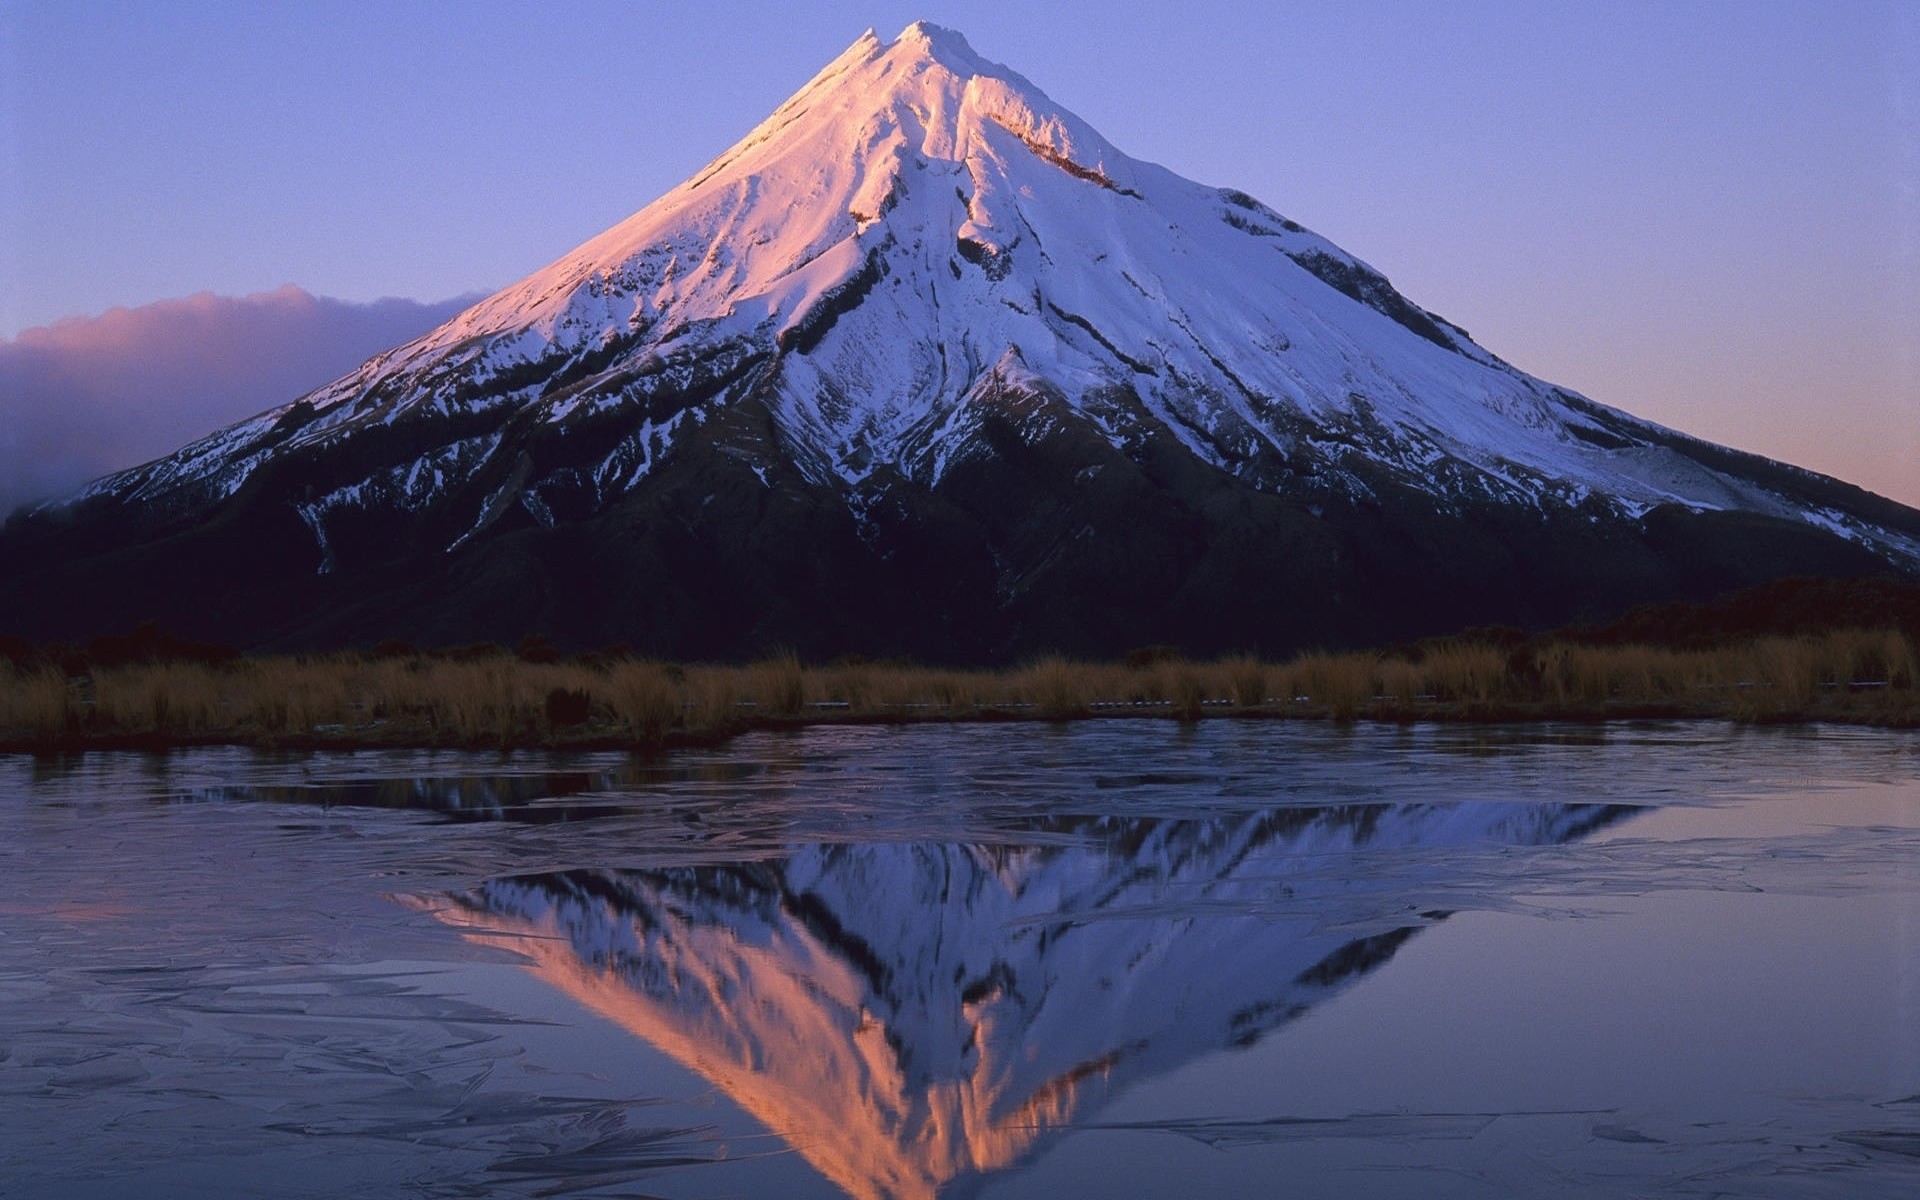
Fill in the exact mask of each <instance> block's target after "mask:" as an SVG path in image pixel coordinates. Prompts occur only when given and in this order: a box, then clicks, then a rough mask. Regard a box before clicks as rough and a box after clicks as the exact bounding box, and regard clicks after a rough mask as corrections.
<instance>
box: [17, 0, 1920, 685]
mask: <svg viewBox="0 0 1920 1200" xmlns="http://www.w3.org/2000/svg"><path fill="white" fill-rule="evenodd" d="M1887 570H1892V571H1896V572H1901V573H1908V574H1912V573H1914V572H1915V571H1917V570H1920V513H1916V512H1914V511H1912V510H1909V509H1905V508H1902V507H1900V506H1898V505H1894V504H1891V503H1889V502H1887V501H1884V500H1880V499H1879V498H1877V497H1873V496H1870V495H1868V494H1866V493H1864V492H1861V491H1859V490H1857V489H1854V488H1851V487H1848V486H1847V485H1845V484H1841V483H1838V482H1837V481H1834V480H1830V479H1825V478H1822V477H1819V476H1815V475H1812V474H1810V473H1807V472H1804V471H1800V470H1798V469H1796V468H1792V467H1787V466H1783V465H1780V464H1776V463H1772V462H1768V461H1766V460H1762V459H1758V458H1754V457H1751V456H1747V455H1741V454H1738V453H1736V452H1733V451H1729V450H1725V449H1722V448H1720V447H1716V446H1712V445H1709V444H1707V443H1703V442H1699V441H1696V440H1694V439H1691V438H1688V437H1685V436H1684V435H1680V434H1677V433H1674V432H1672V431H1670V430H1665V429H1661V428H1659V427H1657V426H1654V425H1651V424H1648V423H1645V422H1641V421H1638V420H1636V419H1634V418H1632V417H1629V416H1627V415H1626V414H1623V413H1620V412H1617V411H1614V410H1611V409H1607V408H1605V407H1603V406H1600V405H1597V404H1594V403H1592V402H1591V401H1588V400H1586V399H1585V398H1583V397H1580V396H1577V395H1575V394H1573V393H1570V392H1567V391H1565V390H1564V389H1560V388H1555V387H1553V386H1551V385H1549V384H1546V383H1543V382H1542V381H1540V380H1537V379H1534V378H1533V377H1531V376H1528V375H1526V374H1525V373H1523V372H1520V371H1518V370H1515V369H1514V368H1512V367H1511V366H1509V365H1508V364H1506V363H1504V362H1502V361H1500V360H1499V359H1497V358H1495V357H1494V356H1492V355H1491V354H1489V353H1487V352H1486V351H1485V350H1483V349H1481V348H1480V347H1479V346H1478V345H1476V344H1475V343H1474V342H1473V341H1471V339H1469V338H1468V336H1467V335H1466V333H1465V332H1464V331H1463V330H1460V329H1458V328H1457V327H1455V326H1453V325H1451V324H1449V323H1447V322H1446V321H1444V320H1442V319H1440V318H1438V317H1435V316H1434V315H1433V314H1431V313H1427V312H1425V311H1424V310H1422V309H1420V308H1418V307H1417V306H1415V305H1413V304H1412V303H1410V302H1409V301H1407V300H1406V299H1405V298H1404V297H1402V296H1401V295H1400V294H1399V293H1398V292H1396V291H1395V290H1394V289H1393V288H1392V286H1391V285H1390V284H1389V283H1388V282H1387V280H1386V279H1385V278H1384V277H1382V276H1381V275H1380V274H1379V273H1377V272H1375V271H1374V270H1372V269H1371V268H1370V267H1368V266H1366V264H1364V263H1361V262H1359V261H1358V260H1355V259H1353V258H1352V257H1351V256H1349V255H1347V254H1345V253H1344V252H1342V251H1340V250H1339V249H1338V248H1337V247H1335V246H1333V245H1332V244H1331V243H1328V242H1326V241H1325V240H1324V239H1322V238H1319V237H1318V236H1316V235H1314V234H1312V233H1311V232H1309V231H1307V230H1304V229H1302V228H1300V227H1299V226H1297V225H1295V224H1293V223H1292V222H1289V221H1287V220H1285V219H1284V218H1282V217H1281V216H1279V215H1278V214H1277V213H1274V212H1273V211H1271V210H1270V209H1268V208H1266V207H1265V206H1263V205H1261V204H1259V203H1258V202H1256V201H1254V200H1252V199H1251V198H1249V197H1247V196H1244V195H1242V194H1240V193H1238V192H1233V191H1230V190H1218V189H1213V188H1207V187H1203V186H1201V185H1198V184H1195V183H1192V182H1189V181H1187V180H1184V179H1181V178H1179V177H1178V176H1175V175H1172V174H1171V173H1169V172H1167V171H1165V170H1163V169H1161V168H1159V167H1155V166H1153V165H1151V164H1148V163H1142V162H1138V161H1135V160H1133V159H1129V158H1127V157H1126V156H1125V155H1123V154H1121V153H1120V152H1119V151H1117V150H1116V149H1114V148H1113V147H1112V146H1111V145H1110V144H1108V143H1107V142H1106V141H1105V140H1104V139H1102V138H1101V137H1100V135H1099V134H1097V133H1095V132H1094V131H1092V130H1091V129H1089V128H1087V127H1086V126H1085V125H1084V124H1083V123H1082V122H1080V121H1079V120H1078V119H1077V118H1075V117H1074V116H1072V114H1070V113H1067V112H1065V111H1064V110H1061V109H1059V108H1058V107H1057V106H1055V105H1053V104H1052V102H1051V101H1049V100H1048V99H1047V98H1046V97H1045V96H1044V95H1043V94H1041V93H1040V92H1039V91H1038V90H1037V89H1035V88H1034V87H1033V86H1032V85H1031V84H1029V83H1027V82H1026V81H1025V80H1023V79H1021V78H1020V77H1019V76H1018V75H1014V74H1013V73H1011V72H1009V71H1007V70H1006V69H1005V68H1002V67H998V66H996V65H994V64H991V63H987V62H984V61H983V60H981V59H979V58H978V57H977V56H975V55H974V54H973V52H972V51H971V50H970V49H969V48H968V47H967V46H966V44H965V43H964V41H961V40H960V39H959V38H958V37H957V36H956V35H953V34H950V33H947V32H945V31H941V30H936V29H933V28H931V27H926V26H918V25H916V26H913V27H911V28H909V29H908V31H907V32H906V33H904V34H903V35H902V36H901V37H900V38H899V39H898V40H897V41H896V42H894V43H893V44H891V45H888V44H884V43H882V42H881V41H880V40H879V39H877V38H874V37H872V36H871V35H868V36H866V37H863V38H862V39H860V40H859V41H858V42H856V43H855V44H854V45H853V46H852V47H851V48H849V49H848V51H847V52H846V53H845V54H843V55H842V56H841V57H840V58H839V59H837V60H835V62H834V63H833V64H831V65H829V67H828V68H827V69H826V70H825V71H823V72H822V73H821V74H820V76H819V77H817V78H816V79H815V80H814V81H813V82H811V83H809V84H808V85H807V86H806V87H805V88H803V89H802V90H801V91H800V92H799V93H797V94H796V95H795V96H794V98H793V99H792V100H790V101H789V102H788V103H787V104H786V105H784V106H782V107H781V108H780V109H779V110H778V111H776V112H775V114H774V115H773V117H771V118H770V119H769V120H768V121H767V122H766V123H765V124H763V125H762V126H761V127H760V128H759V129H757V130H755V131H754V132H753V133H752V134H750V135H749V136H748V137H747V138H746V139H745V140H744V141H742V142H741V143H740V144H739V145H738V146H736V147H734V148H733V149H732V150H731V151H729V152H728V153H727V154H725V155H723V156H722V157H721V158H720V159H718V160H716V162H715V163H714V164H712V165H711V166H710V167H709V168H707V169H706V170H705V171H703V172H702V173H701V174H700V175H697V176H696V177H694V178H693V179H691V180H689V181H688V182H687V183H685V184H683V185H681V186H680V187H679V188H676V189H675V190H674V191H672V192H670V193H668V194H667V195H666V196H664V197H662V198H661V199H660V200H659V201H656V202H655V203H654V204H652V205H650V206H648V207H647V208H646V209H644V210H642V211H641V212H639V213H637V214H636V215H635V216H633V217H632V218H630V219H629V220H627V221H625V222H623V223H622V224H620V225H618V226H616V227H615V228H613V229H611V230H609V231H608V232H606V233H605V234H602V235H601V236H600V237H598V238H595V239H593V240H592V241H590V242H588V243H586V244H585V245H583V246H582V247H580V248H579V249H578V250H576V251H575V252H573V253H572V254H570V255H568V256H566V257H565V258H563V259H561V260H560V261H559V262H556V263H554V264H553V265H551V266H549V267H547V268H546V269H544V270H542V271H540V272H537V273H536V274H534V275H532V276H530V277H529V278H528V279H526V280H524V281H522V282H521V283H519V284H516V285H514V286H512V287H510V288H507V289H506V290H504V291H502V292H500V293H499V294H498V295H496V296H493V297H491V298H489V299H488V300H486V301H483V302H482V303H480V304H478V305H476V306H475V307H474V308H472V309H470V310H469V311H468V312H466V313H464V314H462V315H461V316H460V317H458V318H456V319H455V320H453V321H451V322H449V323H448V324H447V325H445V326H443V327H442V328H441V329H439V330H436V331H435V332H433V333H432V334H429V335H428V336H426V337H424V338H421V339H419V340H417V341H415V342H413V343H410V344H408V345H406V346H403V347H400V348H398V349H396V350H394V351H392V352H389V353H388V354H385V355H381V356H379V357H377V358H375V359H373V360H372V361H370V362H368V363H367V364H366V365H365V366H364V367H362V368H361V369H360V370H359V371H357V372H355V373H354V374H353V375H350V376H348V377H347V378H345V379H342V380H340V381H338V382H337V383H335V384H332V385H329V386H328V387H326V388H323V389H321V390H319V391H318V392H315V393H313V394H312V395H310V396H308V397H305V398H303V399H301V400H299V401H296V402H295V403H293V404H291V405H288V406H285V407H283V408H280V409H277V410H274V411H271V412H268V413H265V414H263V415H262V416H260V417H257V418H254V419H253V420H251V421H248V422H243V423H242V424H240V425H237V426H234V427H232V428H231V429H228V430H224V431H222V432H220V433H217V434H215V435H213V436H211V437H209V438H207V439H205V440H203V441H202V442H199V443H196V444H195V445H192V446H189V447H187V448H186V449H184V450H182V451H180V452H179V453H178V454H175V455H173V456H171V457H169V458H167V459H163V460H160V461H158V462H155V463H151V464H148V465H146V466H144V467H140V468H136V469H134V470H132V471H128V472H124V473H122V474H120V475H117V476H113V477H110V478H108V479H105V480H102V481H100V482H99V483H97V484H95V485H94V486H93V487H92V488H91V489H89V490H88V491H87V492H86V493H83V494H82V495H81V496H79V497H76V498H74V499H73V500H71V501H69V502H66V503H64V504H61V505H54V506H48V507H43V508H42V509H40V510H37V511H35V512H32V513H29V514H24V515H22V516H20V517H17V518H16V519H15V520H14V521H12V522H11V523H10V524H9V525H8V527H7V530H6V532H5V534H4V536H0V627H8V626H11V627H13V628H15V629H17V630H19V631H20V632H24V633H29V634H37V635H40V636H48V635H56V634H64V633H85V632H93V631H95V630H97V629H98V628H100V627H102V626H104V625H113V624H124V623H126V622H128V621H130V620H133V619H139V618H142V617H148V616H153V617H158V618H160V619H161V620H163V621H165V622H167V623H170V624H174V625H177V626H179V627H181V628H182V629H184V630H186V631H189V632H195V633H199V634H202V635H205V636H223V637H229V638H235V639H238V640H242V641H247V642H254V643H278V644H319V643H327V642H338V641H343V640H365V639H370V638H377V637H385V636H402V637H409V638H413V639H424V640H428V641H454V640H467V639H477V638H510V637H514V636H518V635H519V634H520V633H523V632H527V631H530V630H536V629H537V630H543V631H546V632H548V633H549V634H551V635H552V636H555V637H557V638H560V639H563V640H566V641H570V642H573V643H576V644H583V643H604V642H614V641H623V642H628V643H631V644H633V645H634V646H636V647H640V648H644V649H646V650H649V651H652V652H657V653H662V654H672V655H697V656H707V655H725V656H733V655H741V654H749V653H755V652H758V651H761V650H764V649H766V648H768V647H770V646H772V645H775V644H786V645H792V646H795V647H797V648H799V649H801V650H802V651H803V652H806V653H809V654H828V653H840V652H849V651H859V652H864V653H899V652H906V653H914V654H919V655H924V656H930V657H938V658H946V659H985V658H992V657H996V656H1001V655H1008V654H1021V653H1028V652H1032V651H1036V650H1041V649H1049V648H1051V649H1061V650H1067V651H1072V652H1077V653H1113V652H1116V651H1118V650H1121V649H1124V648H1126V647H1128V646H1130V645H1138V644H1141V643H1145V642H1171V643H1177V644H1181V645H1184V646H1187V647H1188V648H1190V649H1193V650H1196V651H1206V650H1216V649H1228V648H1259V649H1264V650H1269V651H1279V650H1284V649H1290V648H1294V647H1297V646H1301V645H1305V644H1312V643H1337V642H1348V643H1350V642H1355V641H1378V640H1381V639H1384V638H1397V637H1402V636H1408V635H1412V634H1420V633H1429V632H1436V631H1442V630H1446V629H1449V628H1453V627H1457V626H1458V625H1461V624H1464V623H1480V622H1492V621H1503V622H1513V623H1519V624H1530V625H1537V624H1543V623H1556V622H1560V621H1564V620H1568V619H1572V618H1577V617H1602V616H1608V615H1612V614H1613V613H1615V612H1617V611H1619V610H1620V609H1623V608H1625V607H1626V606H1628V605H1630V604H1634V603H1640V602H1645V601H1653V600H1670V599H1683V598H1695V597H1701V596H1704V595H1708V594H1711V593H1714V592H1717V591H1721V590H1724V589H1726V588H1729V587H1734V586H1740V585H1744V584H1750V583H1754V582H1759V581H1762V580H1766V579H1771V578H1777V577H1781V576H1786V575H1807V574H1820V575H1857V574H1867V573H1873V572H1877V571H1887Z"/></svg>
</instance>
